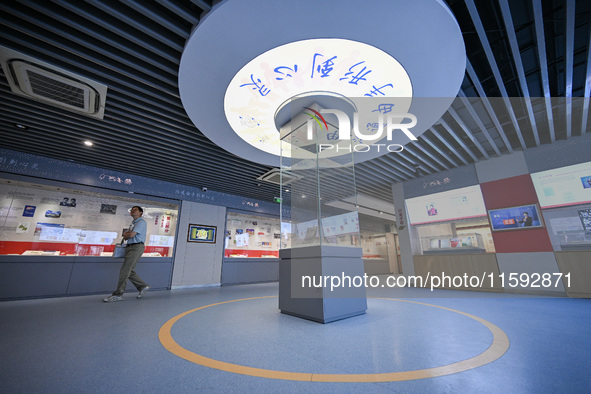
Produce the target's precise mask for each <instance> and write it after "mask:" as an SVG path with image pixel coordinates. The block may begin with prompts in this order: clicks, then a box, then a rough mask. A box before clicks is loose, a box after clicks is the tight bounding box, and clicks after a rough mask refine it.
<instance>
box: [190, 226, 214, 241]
mask: <svg viewBox="0 0 591 394" xmlns="http://www.w3.org/2000/svg"><path fill="white" fill-rule="evenodd" d="M216 232H217V226H203V225H201V224H189V235H188V237H187V241H188V242H203V243H209V244H214V243H215V234H216Z"/></svg>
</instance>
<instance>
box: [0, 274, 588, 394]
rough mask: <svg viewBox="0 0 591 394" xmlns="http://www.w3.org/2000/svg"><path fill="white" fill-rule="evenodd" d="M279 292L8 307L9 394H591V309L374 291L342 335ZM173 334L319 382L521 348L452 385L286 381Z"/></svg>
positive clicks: (234, 289)
mask: <svg viewBox="0 0 591 394" xmlns="http://www.w3.org/2000/svg"><path fill="white" fill-rule="evenodd" d="M277 293H278V287H277V284H276V283H268V284H258V285H244V286H230V287H209V288H196V289H185V290H174V291H153V292H148V293H147V294H146V296H145V297H144V298H143V299H136V298H135V295H136V293H128V294H126V297H125V300H124V301H123V302H118V303H113V304H105V303H102V302H100V298H101V296H98V295H97V296H84V297H69V298H54V299H40V300H25V301H8V302H2V303H0V345H1V346H0V348H1V350H2V353H1V354H2V361H1V363H2V364H1V368H0V392H1V393H32V392H44V393H97V392H109V393H123V392H144V393H159V392H174V393H185V392H210V393H233V392H236V393H238V392H240V393H245V392H246V393H260V392H273V393H278V392H286V393H292V392H305V393H313V392H329V393H331V392H334V393H341V392H347V393H350V392H363V393H367V392H368V391H371V392H372V393H393V392H395V393H429V392H433V393H441V392H445V393H448V392H449V393H455V392H470V393H507V392H511V393H558V392H569V393H578V392H580V393H583V392H589V391H590V390H591V374H590V373H589V371H590V370H591V351H590V350H591V300H586V299H568V298H548V297H525V296H515V295H507V294H484V293H473V292H458V291H449V290H447V291H446V290H439V291H437V290H436V291H433V292H431V291H429V290H424V289H409V288H407V289H368V296H369V297H370V298H369V300H368V307H369V309H368V311H367V314H366V315H363V316H358V317H354V318H350V319H346V320H342V321H338V322H334V323H330V324H326V325H323V324H319V323H314V322H310V321H307V320H302V319H298V318H295V317H291V316H287V315H284V314H281V313H279V311H278V309H277V298H276V297H274V296H276V295H277ZM264 296H273V297H270V298H257V299H251V300H245V301H239V302H232V303H225V304H220V305H215V306H211V307H208V308H205V309H202V310H198V311H196V312H193V313H191V314H189V315H187V316H185V317H183V318H182V319H180V320H179V321H178V322H177V323H175V324H174V325H173V327H172V329H171V334H172V336H173V338H174V339H175V341H177V342H178V344H179V345H180V346H181V347H183V348H185V349H187V350H190V351H192V352H194V353H198V354H200V355H203V356H206V357H209V358H212V359H215V360H220V361H225V362H228V363H235V364H239V365H246V366H251V367H256V368H264V369H271V370H279V371H291V372H306V373H318V374H371V373H386V372H398V371H410V370H417V369H423V368H432V367H437V366H441V365H447V364H450V363H455V362H458V361H461V360H465V359H468V358H471V357H474V356H475V355H477V354H480V353H481V352H483V351H484V350H486V349H487V348H488V347H489V346H490V344H491V341H492V334H491V332H490V331H489V330H488V329H487V328H486V327H485V326H483V325H482V324H480V323H478V322H476V321H475V320H473V319H470V318H467V317H466V316H464V315H461V314H458V313H454V312H451V311H449V310H444V309H441V308H436V307H432V306H428V305H423V304H415V303H409V302H401V301H396V300H393V299H382V298H381V297H384V298H396V299H401V300H406V301H417V302H420V303H425V304H430V305H437V306H443V307H446V308H451V309H454V310H457V311H461V312H466V313H469V314H472V315H475V316H478V317H480V318H482V319H485V320H487V321H489V322H491V323H493V324H495V325H496V326H498V327H499V328H501V329H502V330H503V331H504V332H505V333H506V334H507V336H508V337H509V340H510V347H509V350H508V351H507V352H506V353H505V354H504V355H503V356H502V357H501V358H499V359H498V360H496V361H494V362H492V363H489V364H487V365H484V366H481V367H477V368H474V369H470V370H467V371H464V372H459V373H455V374H451V375H447V376H441V377H435V378H427V379H419V380H410V381H401V382H385V383H322V382H299V381H289V380H278V379H269V378H260V377H254V376H247V375H241V374H237V373H231V372H225V371H220V370H216V369H212V368H209V367H205V366H202V365H198V364H194V363H192V362H189V361H186V360H184V359H182V358H180V357H178V356H176V355H175V354H172V353H171V352H169V351H167V350H166V349H165V348H164V347H163V346H162V344H161V343H160V341H159V337H158V333H159V330H160V328H161V327H162V326H163V324H164V323H166V322H167V321H168V320H169V319H171V318H173V317H174V316H177V315H179V314H180V313H182V312H185V311H188V310H192V309H194V308H197V307H200V306H205V305H210V304H214V303H219V302H222V301H229V300H238V299H244V298H251V297H264Z"/></svg>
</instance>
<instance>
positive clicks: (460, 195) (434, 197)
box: [406, 185, 486, 225]
mask: <svg viewBox="0 0 591 394" xmlns="http://www.w3.org/2000/svg"><path fill="white" fill-rule="evenodd" d="M406 208H407V210H408V216H409V217H410V223H411V224H413V225H417V224H425V223H434V222H443V221H449V220H457V219H467V218H474V217H480V216H486V208H485V207H484V199H483V198H482V192H481V191H480V186H479V185H475V186H468V187H463V188H461V189H455V190H449V191H445V192H441V193H435V194H429V195H427V196H421V197H414V198H409V199H407V200H406Z"/></svg>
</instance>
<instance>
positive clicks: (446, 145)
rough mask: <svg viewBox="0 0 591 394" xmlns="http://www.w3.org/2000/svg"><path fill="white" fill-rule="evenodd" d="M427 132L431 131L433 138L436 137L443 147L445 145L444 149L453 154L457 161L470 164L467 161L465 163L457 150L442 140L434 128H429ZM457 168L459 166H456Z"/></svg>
mask: <svg viewBox="0 0 591 394" xmlns="http://www.w3.org/2000/svg"><path fill="white" fill-rule="evenodd" d="M429 130H430V131H431V133H433V135H434V136H435V137H437V138H438V139H439V141H441V143H443V145H445V147H446V148H447V149H449V151H450V152H452V153H453V154H455V155H456V157H457V158H458V159H460V160H461V161H462V162H463V163H464V164H466V165H467V164H470V163H468V161H467V160H466V159H464V156H462V155H461V154H460V152H458V150H457V149H456V148H455V147H454V146H453V145H452V144H450V143H449V142H447V141H446V140H445V138H443V137H442V136H441V134H439V132H438V131H437V130H435V126H433V127H431V128H429ZM458 167H459V166H458Z"/></svg>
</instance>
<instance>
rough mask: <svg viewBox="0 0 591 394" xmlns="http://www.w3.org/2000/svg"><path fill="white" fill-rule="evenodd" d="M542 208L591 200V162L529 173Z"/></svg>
mask: <svg viewBox="0 0 591 394" xmlns="http://www.w3.org/2000/svg"><path fill="white" fill-rule="evenodd" d="M531 178H532V181H533V183H534V187H535V189H536V194H537V195H538V200H539V201H540V206H541V207H542V209H545V208H556V207H562V206H568V205H578V204H586V203H590V202H591V162H587V163H581V164H575V165H572V166H567V167H561V168H556V169H553V170H548V171H542V172H536V173H533V174H531Z"/></svg>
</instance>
